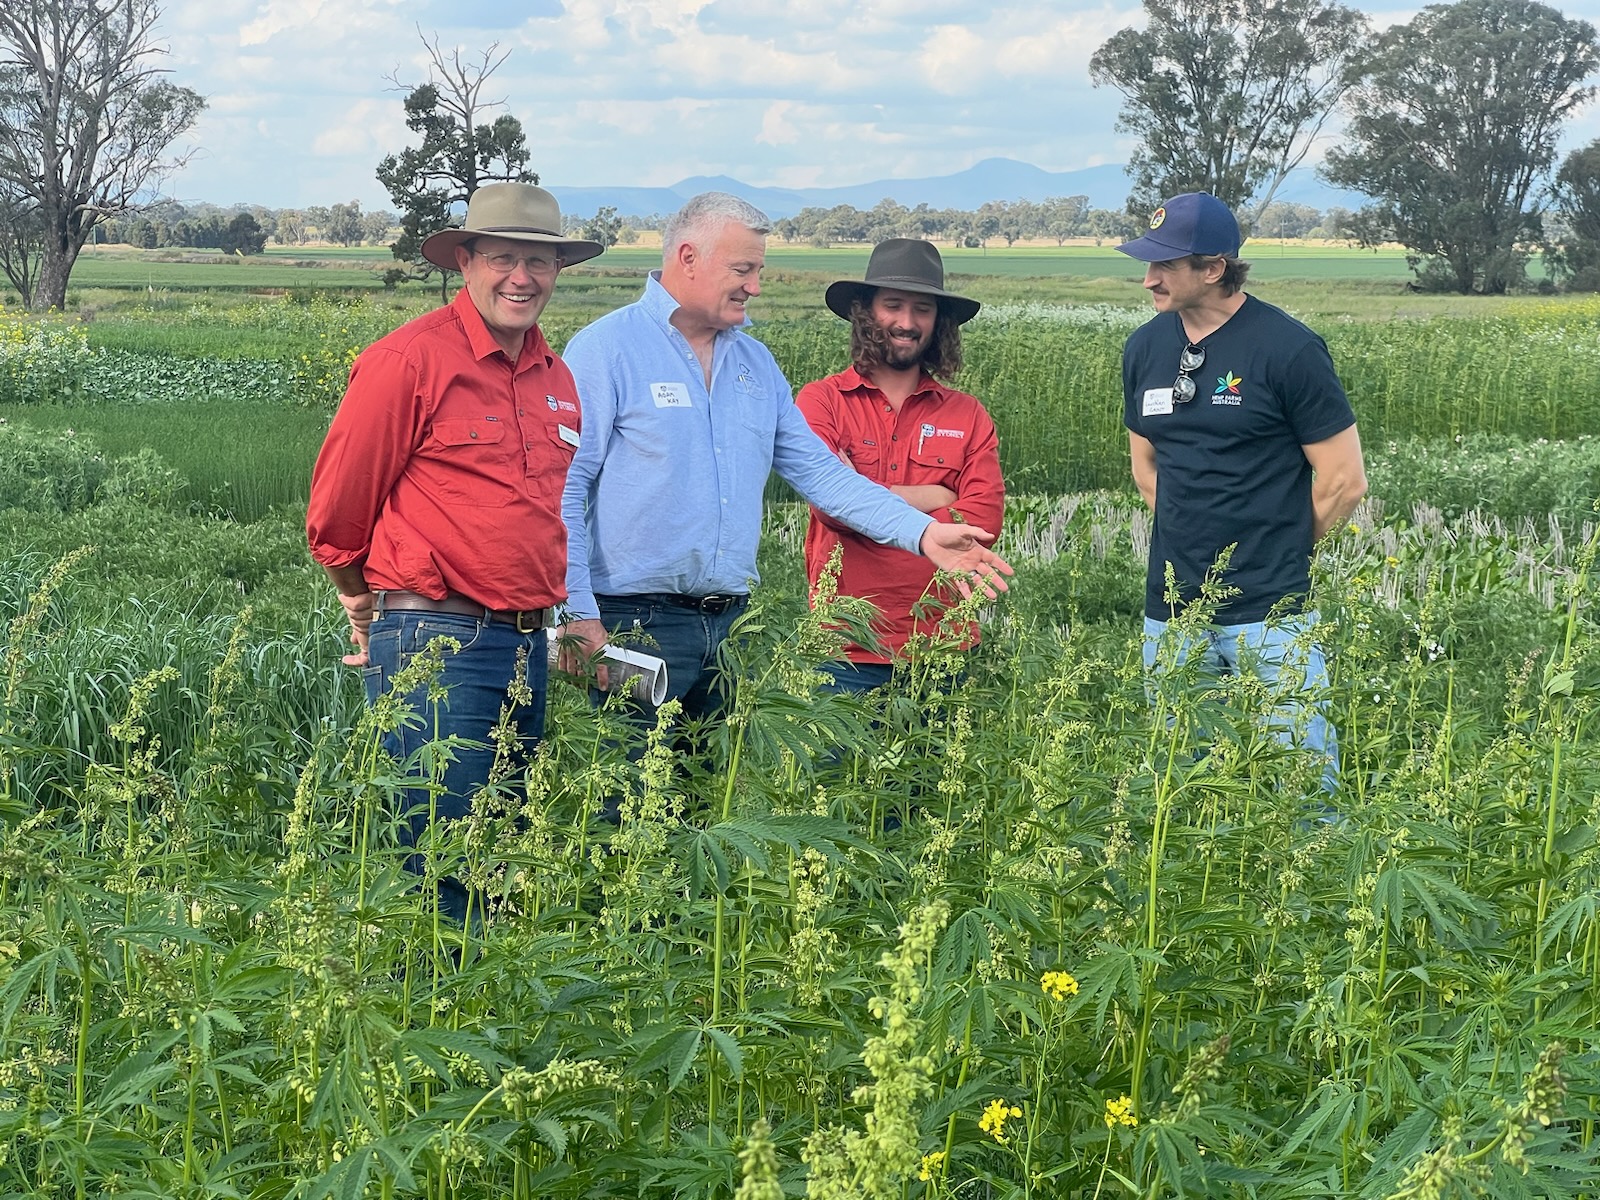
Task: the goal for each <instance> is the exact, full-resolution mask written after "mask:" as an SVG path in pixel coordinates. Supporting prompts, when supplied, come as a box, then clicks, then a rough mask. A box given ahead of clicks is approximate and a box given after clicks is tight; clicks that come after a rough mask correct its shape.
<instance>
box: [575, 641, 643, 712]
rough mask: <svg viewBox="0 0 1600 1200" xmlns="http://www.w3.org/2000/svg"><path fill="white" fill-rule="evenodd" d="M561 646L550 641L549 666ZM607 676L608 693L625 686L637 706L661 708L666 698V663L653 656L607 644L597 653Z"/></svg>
mask: <svg viewBox="0 0 1600 1200" xmlns="http://www.w3.org/2000/svg"><path fill="white" fill-rule="evenodd" d="M560 656H561V647H560V645H559V644H558V642H557V641H556V639H555V638H551V639H550V665H551V666H552V667H553V666H555V665H556V660H557V659H558V658H559V657H560ZM600 656H601V657H602V658H603V659H604V660H605V665H606V667H607V674H608V675H609V677H610V683H611V687H610V689H609V690H610V691H613V692H614V691H616V690H617V689H618V688H622V687H626V688H627V691H628V697H629V698H630V699H632V700H636V701H638V702H639V703H640V704H650V705H655V706H658V707H659V706H660V704H661V702H662V701H663V700H665V699H666V698H667V664H666V663H665V662H664V661H663V660H661V659H659V658H657V657H656V656H655V655H653V654H641V653H639V651H637V650H628V649H626V648H624V647H622V646H613V645H610V644H609V643H608V644H607V645H606V648H605V649H604V650H602V651H601V652H600Z"/></svg>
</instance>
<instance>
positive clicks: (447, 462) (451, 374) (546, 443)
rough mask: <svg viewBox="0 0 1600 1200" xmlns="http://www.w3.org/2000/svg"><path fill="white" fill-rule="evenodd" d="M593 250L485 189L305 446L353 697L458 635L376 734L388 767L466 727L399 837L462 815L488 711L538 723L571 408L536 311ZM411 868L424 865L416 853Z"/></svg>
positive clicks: (531, 210) (441, 243)
mask: <svg viewBox="0 0 1600 1200" xmlns="http://www.w3.org/2000/svg"><path fill="white" fill-rule="evenodd" d="M601 250H602V247H601V246H600V245H599V244H597V243H595V242H588V241H582V240H576V239H572V238H568V237H563V236H562V234H561V212H560V209H559V208H558V206H557V204H556V200H555V197H554V196H552V195H551V194H550V193H549V192H547V191H545V190H544V189H542V188H537V187H533V186H532V185H530V184H523V183H492V184H487V185H485V186H483V187H480V188H479V189H478V190H477V191H476V192H474V193H473V195H472V198H471V200H470V201H469V202H468V205H467V216H466V223H465V225H464V226H463V227H462V228H460V229H447V230H443V231H441V232H439V233H435V234H434V235H433V236H432V237H430V238H428V239H427V240H426V241H425V242H423V244H422V253H423V256H424V257H425V258H427V260H428V261H429V262H431V263H433V264H434V265H435V266H438V267H442V268H444V269H446V270H453V271H459V272H461V276H462V280H463V287H462V289H461V291H459V292H458V293H457V294H456V297H455V299H454V300H453V301H452V302H451V303H450V304H447V305H445V306H444V307H443V308H439V309H436V310H434V311H433V312H431V313H428V314H426V315H425V316H422V317H418V318H417V319H416V320H413V321H410V322H407V323H406V324H405V325H402V326H401V327H400V328H399V329H396V330H395V331H394V332H393V333H391V334H389V335H388V336H387V337H384V338H381V339H379V340H378V341H376V342H374V343H373V344H372V345H371V346H369V347H367V349H366V350H365V351H363V352H362V354H361V356H360V357H359V358H357V359H356V362H355V366H354V367H353V368H352V369H351V372H350V386H349V388H348V390H347V391H346V392H345V395H344V399H343V401H342V402H341V403H340V405H339V411H338V412H337V413H336V414H335V415H334V418H333V423H332V425H331V427H330V428H329V430H328V437H327V441H326V442H324V443H323V447H322V452H321V454H320V455H319V456H318V457H317V465H316V469H315V471H314V472H313V474H312V477H311V503H310V507H309V509H308V511H307V514H306V531H307V536H308V538H309V540H310V543H311V554H312V557H314V558H315V559H316V560H317V561H318V562H319V563H321V564H322V566H323V569H324V570H326V571H327V573H328V578H330V579H331V580H332V581H333V584H334V587H335V588H337V589H338V592H339V601H340V603H341V604H342V605H343V606H344V610H345V614H346V615H347V616H348V617H349V620H350V641H351V642H352V643H353V644H354V645H355V653H353V654H347V655H345V656H344V661H345V663H346V664H348V665H350V666H359V667H361V668H362V669H363V670H362V674H363V676H364V679H365V683H366V689H367V699H368V701H369V702H376V701H377V699H378V697H379V696H380V695H381V694H382V693H383V692H385V691H386V690H387V689H388V687H389V684H390V681H391V680H392V679H393V677H394V676H395V675H396V674H397V673H399V672H401V671H403V670H404V668H405V667H406V666H407V665H408V664H409V663H410V662H411V661H412V659H413V658H414V657H415V655H416V654H417V652H418V651H420V650H422V649H423V648H424V647H426V646H427V645H428V643H429V642H430V641H432V640H433V639H435V638H440V637H445V638H452V639H454V640H455V642H457V643H459V648H458V649H457V648H453V647H448V646H447V648H446V649H444V651H443V660H444V665H443V673H442V676H441V677H440V678H439V680H438V683H437V684H436V685H435V686H436V687H437V686H439V685H442V686H443V687H445V688H446V689H448V690H447V694H446V696H445V699H444V700H442V701H440V702H437V703H433V702H430V701H429V700H428V684H427V683H426V682H424V683H422V684H420V685H419V684H417V683H415V681H409V682H410V686H409V687H408V691H407V693H406V695H405V697H404V699H405V701H406V703H407V704H409V705H410V707H411V708H412V710H413V711H414V713H415V714H416V715H415V716H414V717H411V718H408V719H406V720H404V721H402V722H401V726H400V728H398V729H394V730H392V731H389V732H387V733H386V734H385V735H384V743H385V748H386V749H387V750H388V752H389V753H390V754H392V755H393V756H394V757H395V758H396V759H397V760H399V761H402V762H404V761H406V760H407V759H408V758H409V757H410V756H411V755H413V754H414V753H415V752H416V751H417V750H418V749H419V748H420V747H421V746H423V745H424V744H426V743H427V742H429V741H432V740H434V739H435V738H444V737H448V736H454V737H458V738H461V739H465V744H462V745H458V746H456V747H455V748H454V749H453V750H452V753H451V755H450V756H448V757H450V759H451V761H449V762H447V763H446V764H445V765H444V767H443V776H442V779H441V780H440V782H442V784H443V786H444V791H442V792H439V793H437V794H435V793H431V792H430V791H429V790H428V789H426V788H414V789H409V790H408V791H407V792H406V793H405V795H404V802H405V805H406V812H405V821H404V829H403V831H402V832H403V834H404V835H405V836H406V837H408V838H409V842H408V844H411V845H415V844H416V842H417V841H418V840H419V839H420V837H421V835H422V833H423V831H424V830H425V829H426V828H427V826H428V824H429V821H430V820H431V819H434V818H437V819H441V820H443V819H455V818H459V817H463V816H466V815H467V813H468V812H469V811H470V809H471V805H472V798H473V796H474V794H475V793H476V792H478V791H479V790H480V789H481V788H482V787H483V786H484V785H485V784H487V783H488V782H489V773H490V768H491V766H492V765H493V762H494V751H493V749H492V748H491V747H490V745H489V744H488V737H489V733H490V730H491V729H493V728H494V726H495V725H496V723H497V722H498V720H499V718H500V713H501V709H502V708H503V707H505V708H508V709H509V712H510V720H511V725H512V727H513V728H514V729H515V731H516V734H517V737H518V739H519V741H520V743H521V746H522V748H523V750H524V751H525V752H526V751H528V750H531V749H532V747H533V746H534V745H535V744H536V743H537V741H538V740H539V738H540V737H541V736H542V735H543V733H544V707H545V684H546V670H547V660H546V649H545V633H544V630H545V628H546V627H547V626H548V625H550V624H551V623H552V622H551V620H550V611H551V609H553V608H554V607H555V606H556V605H557V604H559V603H560V602H561V601H562V600H564V599H565V598H566V587H565V578H566V565H567V548H566V531H565V527H564V526H563V525H562V523H561V490H562V487H563V486H564V485H565V483H566V476H567V466H568V464H569V463H570V462H571V461H572V455H573V453H574V451H575V450H576V449H577V446H578V440H579V431H580V423H579V421H580V418H579V409H578V393H577V389H576V387H575V386H574V384H573V381H572V375H571V373H570V372H568V370H567V368H566V364H565V363H563V362H562V361H561V360H560V359H559V358H557V357H556V355H555V354H554V353H553V352H552V351H551V349H550V347H549V346H548V345H547V344H546V343H545V340H544V335H543V334H542V333H541V332H540V330H539V324H538V322H539V314H540V313H541V312H542V311H543V310H544V306H545V304H546V302H547V301H548V300H549V299H550V293H551V290H552V289H553V288H554V286H555V281H556V275H557V273H558V272H559V271H560V270H561V268H562V267H564V266H570V265H571V264H573V263H577V262H582V261H584V260H585V259H589V258H593V257H594V256H595V255H597V254H599V253H600V252H601ZM403 682H406V681H403ZM407 865H408V866H409V867H410V869H412V870H414V871H418V872H420V871H421V870H422V860H421V857H420V856H413V857H412V858H411V859H410V860H409V862H408V864H407ZM471 903H472V898H471V897H470V896H469V894H468V892H467V890H466V889H465V888H464V887H463V886H462V885H461V884H460V882H458V881H457V880H454V879H446V880H444V881H443V882H442V883H441V885H440V888H439V905H440V910H441V911H442V912H444V913H447V914H448V915H450V916H452V917H454V918H455V919H456V920H458V921H464V920H466V918H467V915H468V909H469V905H470V904H471Z"/></svg>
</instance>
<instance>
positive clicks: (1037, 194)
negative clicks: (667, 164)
mask: <svg viewBox="0 0 1600 1200" xmlns="http://www.w3.org/2000/svg"><path fill="white" fill-rule="evenodd" d="M547 186H550V190H551V191H552V192H554V193H555V195H556V197H557V198H558V199H559V200H560V201H561V208H562V211H563V212H567V213H572V214H575V215H578V216H589V215H591V214H592V213H594V212H596V211H597V210H598V209H600V208H601V207H603V206H605V205H610V206H611V207H612V208H615V209H616V210H617V211H618V212H619V213H622V214H624V215H626V216H638V217H643V216H650V215H651V214H655V213H659V214H662V215H666V214H668V213H672V212H675V211H677V210H678V209H679V208H680V207H682V205H683V203H684V201H686V200H688V199H689V197H691V196H694V195H698V194H699V193H700V192H710V191H717V192H731V193H732V194H733V195H735V196H740V197H743V198H744V199H746V200H748V201H750V203H751V204H754V205H755V206H756V207H757V208H759V209H761V211H762V212H764V213H766V214H767V215H768V216H769V217H771V218H773V219H774V220H780V219H782V218H783V217H792V216H794V215H795V214H796V213H798V212H799V211H800V210H801V209H802V208H808V207H818V208H832V207H833V206H834V205H836V204H849V205H851V206H853V207H855V208H860V209H868V208H871V207H872V206H873V205H875V204H877V203H878V202H879V201H880V200H885V199H888V200H895V201H897V202H899V203H900V204H904V205H905V206H906V207H907V208H915V207H916V206H917V205H919V204H927V205H928V206H929V207H930V208H959V209H967V210H971V209H974V208H977V207H978V206H979V205H981V204H983V203H985V202H986V201H989V200H1035V201H1038V200H1045V199H1048V198H1049V197H1051V196H1087V197H1089V207H1091V208H1113V209H1119V208H1121V207H1122V206H1123V204H1124V203H1125V202H1126V200H1127V198H1128V177H1127V175H1126V174H1125V173H1124V168H1123V166H1122V165H1121V164H1120V163H1112V164H1107V165H1105V166H1099V167H1085V168H1083V169H1082V170H1079V171H1045V170H1042V169H1040V168H1039V167H1036V166H1033V165H1032V164H1031V163H1024V162H1017V161H1016V160H1015V159H1010V158H986V159H984V160H983V161H982V162H980V163H978V164H976V165H975V166H971V167H968V168H967V169H966V170H965V171H957V172H955V173H954V174H952V175H930V176H926V177H924V178H921V179H876V180H873V181H872V182H871V183H856V184H849V185H846V186H842V187H813V188H769V187H754V186H752V185H750V184H747V183H743V182H741V181H740V180H737V179H730V178H728V177H727V176H725V175H714V176H707V175H696V176H693V177H691V178H689V179H684V180H681V181H679V182H678V183H675V184H673V185H672V186H671V187H664V188H641V187H562V186H560V185H547ZM1276 198H1277V199H1279V200H1284V201H1288V202H1293V203H1295V204H1308V205H1310V206H1311V207H1312V208H1317V209H1326V208H1330V207H1332V206H1334V205H1339V206H1340V207H1343V208H1350V209H1355V208H1360V207H1361V205H1362V203H1363V201H1364V200H1365V199H1366V197H1364V196H1362V195H1360V194H1359V193H1356V192H1346V191H1341V190H1339V189H1338V188H1332V187H1329V186H1328V185H1327V184H1325V183H1323V182H1322V181H1321V180H1319V179H1318V178H1317V177H1316V175H1315V174H1313V173H1312V172H1311V170H1310V169H1308V168H1301V169H1299V170H1297V171H1295V172H1294V173H1293V174H1291V175H1290V176H1289V178H1288V179H1287V180H1286V181H1285V182H1284V185H1283V186H1282V187H1281V188H1279V189H1278V195H1277V197H1276Z"/></svg>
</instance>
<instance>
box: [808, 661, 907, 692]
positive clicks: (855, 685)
mask: <svg viewBox="0 0 1600 1200" xmlns="http://www.w3.org/2000/svg"><path fill="white" fill-rule="evenodd" d="M822 670H824V671H826V672H827V673H828V674H829V675H831V676H833V682H832V683H825V684H823V685H822V690H823V691H824V692H827V693H829V694H831V695H852V696H859V695H862V694H864V693H866V692H871V691H876V690H877V689H878V688H881V687H882V686H883V685H884V684H886V683H888V682H889V680H890V679H892V678H893V677H894V667H893V666H892V665H891V664H889V663H858V662H852V661H851V660H849V659H840V660H839V661H838V662H830V663H823V664H822Z"/></svg>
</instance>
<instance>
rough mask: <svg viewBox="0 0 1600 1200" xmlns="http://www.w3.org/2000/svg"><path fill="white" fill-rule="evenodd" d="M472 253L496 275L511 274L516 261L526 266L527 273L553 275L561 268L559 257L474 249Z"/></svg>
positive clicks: (514, 268)
mask: <svg viewBox="0 0 1600 1200" xmlns="http://www.w3.org/2000/svg"><path fill="white" fill-rule="evenodd" d="M473 253H474V254H476V255H477V256H478V257H479V258H481V259H483V261H484V262H486V263H488V264H489V269H490V270H491V271H493V272H494V273H495V274H497V275H509V274H511V272H512V271H515V270H516V269H517V264H518V263H521V264H522V265H523V266H525V267H527V268H528V274H529V275H554V274H555V273H556V272H557V271H559V270H560V269H561V260H560V259H559V258H546V257H545V256H543V255H537V254H530V255H528V256H526V257H524V256H523V255H520V254H485V253H484V252H483V251H482V250H474V251H473Z"/></svg>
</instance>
